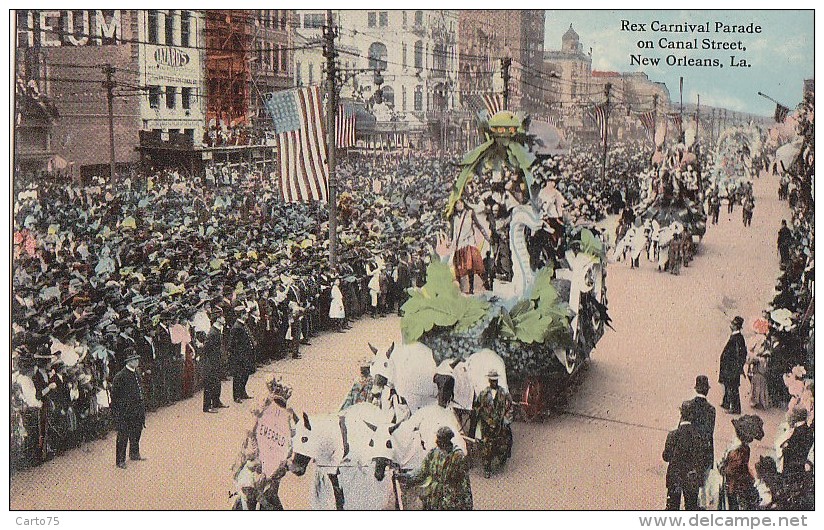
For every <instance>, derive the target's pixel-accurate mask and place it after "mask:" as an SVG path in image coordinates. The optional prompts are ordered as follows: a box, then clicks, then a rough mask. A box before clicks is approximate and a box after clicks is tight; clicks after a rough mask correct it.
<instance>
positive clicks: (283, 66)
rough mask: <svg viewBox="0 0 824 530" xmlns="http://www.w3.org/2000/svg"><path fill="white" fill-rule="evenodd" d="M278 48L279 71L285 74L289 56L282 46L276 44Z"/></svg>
mask: <svg viewBox="0 0 824 530" xmlns="http://www.w3.org/2000/svg"><path fill="white" fill-rule="evenodd" d="M278 48H280V71H281V72H285V71H286V70H287V68H286V64H287V60H288V59H289V54H288V53H287V50H285V49H284V47H283V44H278Z"/></svg>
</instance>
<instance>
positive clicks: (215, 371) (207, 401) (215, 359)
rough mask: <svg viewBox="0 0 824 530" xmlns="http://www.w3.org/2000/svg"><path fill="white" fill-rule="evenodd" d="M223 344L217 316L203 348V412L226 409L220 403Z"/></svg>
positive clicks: (221, 324) (220, 326)
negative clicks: (221, 350) (221, 349)
mask: <svg viewBox="0 0 824 530" xmlns="http://www.w3.org/2000/svg"><path fill="white" fill-rule="evenodd" d="M222 342H223V317H222V316H219V317H218V318H217V319H216V320H215V322H214V323H213V324H212V327H211V329H209V334H208V335H206V343H205V344H204V346H203V361H202V362H203V412H217V410H215V409H222V408H227V405H224V404H223V403H221V401H220V372H221V367H220V345H221V343H222Z"/></svg>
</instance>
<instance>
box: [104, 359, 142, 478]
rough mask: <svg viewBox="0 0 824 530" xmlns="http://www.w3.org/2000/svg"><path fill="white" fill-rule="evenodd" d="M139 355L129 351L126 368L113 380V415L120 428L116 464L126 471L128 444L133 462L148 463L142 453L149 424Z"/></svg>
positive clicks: (117, 427)
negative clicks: (145, 426) (147, 422)
mask: <svg viewBox="0 0 824 530" xmlns="http://www.w3.org/2000/svg"><path fill="white" fill-rule="evenodd" d="M139 365H140V355H138V354H137V353H136V352H135V351H134V350H133V349H131V348H129V349H128V350H127V353H126V366H125V367H124V368H123V369H122V370H120V371H119V372H117V374H116V375H115V376H114V379H113V380H112V405H111V409H112V416H113V417H114V424H115V428H116V429H117V442H116V449H117V458H116V461H115V463H116V465H117V467H119V468H120V469H126V445H127V444H128V446H129V458H130V459H131V460H145V458H143V456H141V454H140V435H141V433H142V432H143V425H144V424H145V423H146V406H145V403H144V401H143V389H142V387H141V384H140V374H139V373H138V372H137V368H138V366H139Z"/></svg>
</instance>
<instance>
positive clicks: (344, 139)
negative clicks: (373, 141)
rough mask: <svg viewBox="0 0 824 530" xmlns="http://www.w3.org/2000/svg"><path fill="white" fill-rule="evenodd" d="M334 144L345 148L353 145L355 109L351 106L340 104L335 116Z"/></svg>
mask: <svg viewBox="0 0 824 530" xmlns="http://www.w3.org/2000/svg"><path fill="white" fill-rule="evenodd" d="M335 143H336V144H337V146H338V147H341V148H347V147H352V146H353V145H355V109H354V107H352V105H345V104H343V103H341V104H340V105H339V106H338V115H337V116H335Z"/></svg>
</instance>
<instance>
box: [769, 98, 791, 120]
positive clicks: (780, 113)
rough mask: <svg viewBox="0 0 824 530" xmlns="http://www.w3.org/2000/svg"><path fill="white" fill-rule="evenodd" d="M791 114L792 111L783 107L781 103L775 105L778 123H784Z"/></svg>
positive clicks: (775, 116)
mask: <svg viewBox="0 0 824 530" xmlns="http://www.w3.org/2000/svg"><path fill="white" fill-rule="evenodd" d="M789 113H790V109H789V108H787V107H785V106H784V105H782V104H781V103H776V104H775V115H774V116H773V118H775V121H776V123H784V120H786V119H787V114H789Z"/></svg>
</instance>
